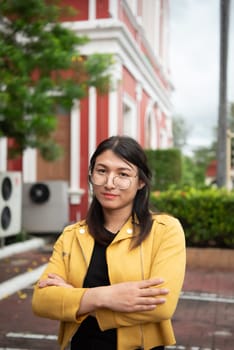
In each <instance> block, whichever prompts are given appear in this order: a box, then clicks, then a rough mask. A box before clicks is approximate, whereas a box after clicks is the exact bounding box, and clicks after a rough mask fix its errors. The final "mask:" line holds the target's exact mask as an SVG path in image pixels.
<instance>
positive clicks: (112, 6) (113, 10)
mask: <svg viewBox="0 0 234 350" xmlns="http://www.w3.org/2000/svg"><path fill="white" fill-rule="evenodd" d="M109 13H110V15H111V17H112V18H118V0H109Z"/></svg>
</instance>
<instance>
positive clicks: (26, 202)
mask: <svg viewBox="0 0 234 350" xmlns="http://www.w3.org/2000/svg"><path fill="white" fill-rule="evenodd" d="M68 222H69V209H68V183H67V182H66V181H59V180H58V181H44V182H35V183H24V184H23V213H22V227H23V229H24V230H26V231H27V232H28V233H57V234H59V233H61V231H62V230H63V228H64V226H66V225H67V224H68Z"/></svg>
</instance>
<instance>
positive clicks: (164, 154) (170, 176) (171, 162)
mask: <svg viewBox="0 0 234 350" xmlns="http://www.w3.org/2000/svg"><path fill="white" fill-rule="evenodd" d="M145 153H146V156H147V159H148V164H149V167H150V169H151V171H152V189H153V190H160V191H165V190H167V189H168V188H169V187H170V186H171V185H172V184H177V185H178V184H180V182H181V180H182V155H181V151H180V150H178V149H175V148H171V149H156V150H151V149H148V150H145Z"/></svg>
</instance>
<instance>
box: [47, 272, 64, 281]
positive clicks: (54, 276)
mask: <svg viewBox="0 0 234 350" xmlns="http://www.w3.org/2000/svg"><path fill="white" fill-rule="evenodd" d="M48 277H49V278H53V279H57V280H63V278H62V277H60V276H59V275H56V274H55V273H48Z"/></svg>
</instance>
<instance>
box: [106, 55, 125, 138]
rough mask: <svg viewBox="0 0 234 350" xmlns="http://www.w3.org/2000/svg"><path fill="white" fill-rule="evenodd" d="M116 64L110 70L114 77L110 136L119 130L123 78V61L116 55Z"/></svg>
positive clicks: (109, 102) (111, 92)
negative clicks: (121, 82)
mask: <svg viewBox="0 0 234 350" xmlns="http://www.w3.org/2000/svg"><path fill="white" fill-rule="evenodd" d="M114 60H115V64H114V66H113V67H112V71H111V72H110V74H111V77H112V81H111V83H112V89H111V90H110V92H109V101H108V109H109V110H108V115H109V130H108V133H109V136H113V135H117V134H118V130H119V125H118V124H119V123H118V121H119V112H120V111H119V107H120V106H119V94H120V85H119V84H120V81H121V79H122V63H121V61H120V59H119V57H117V56H116V57H115V58H114Z"/></svg>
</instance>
